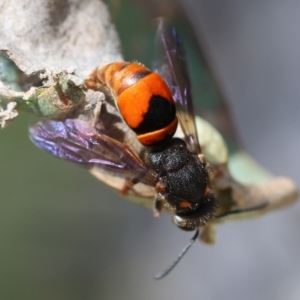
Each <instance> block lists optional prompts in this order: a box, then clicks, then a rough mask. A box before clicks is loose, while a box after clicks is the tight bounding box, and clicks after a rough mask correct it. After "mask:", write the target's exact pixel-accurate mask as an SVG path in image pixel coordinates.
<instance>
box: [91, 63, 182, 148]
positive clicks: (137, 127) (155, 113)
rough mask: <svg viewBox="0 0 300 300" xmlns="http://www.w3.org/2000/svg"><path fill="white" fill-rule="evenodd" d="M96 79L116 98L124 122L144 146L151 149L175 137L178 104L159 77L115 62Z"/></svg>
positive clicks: (145, 69)
mask: <svg viewBox="0 0 300 300" xmlns="http://www.w3.org/2000/svg"><path fill="white" fill-rule="evenodd" d="M96 77H97V79H98V81H99V82H100V83H101V84H103V85H105V86H106V87H107V88H108V89H109V90H110V91H111V93H112V94H113V95H114V97H115V99H116V103H117V105H118V107H119V110H120V113H121V115H122V117H123V119H124V120H125V122H126V123H127V125H128V126H129V127H130V128H131V129H132V130H133V131H134V132H135V133H136V134H137V139H138V140H139V141H140V142H141V143H142V144H144V145H146V146H150V145H153V144H156V143H159V142H161V141H164V140H166V139H168V138H170V137H172V136H173V135H174V133H175V131H176V128H177V123H178V121H177V117H176V108H175V103H174V100H173V97H172V94H171V91H170V89H169V87H168V86H167V84H166V83H165V81H164V80H163V79H162V78H161V76H160V75H159V74H157V73H155V72H152V71H151V70H149V69H147V68H146V67H144V66H142V65H140V64H137V63H128V62H115V63H112V64H108V65H106V66H104V67H100V68H98V69H97V72H96Z"/></svg>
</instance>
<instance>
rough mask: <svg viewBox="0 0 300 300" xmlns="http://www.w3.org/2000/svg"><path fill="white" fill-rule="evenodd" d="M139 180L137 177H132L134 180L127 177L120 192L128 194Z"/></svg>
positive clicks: (123, 194) (124, 194)
mask: <svg viewBox="0 0 300 300" xmlns="http://www.w3.org/2000/svg"><path fill="white" fill-rule="evenodd" d="M138 182H139V181H138V180H137V179H132V180H129V179H126V180H125V183H124V186H123V188H122V190H121V192H120V194H121V195H122V196H126V195H127V194H128V191H129V190H130V189H132V187H133V186H134V185H135V184H137V183H138Z"/></svg>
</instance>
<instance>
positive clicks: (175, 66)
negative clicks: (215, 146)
mask: <svg viewBox="0 0 300 300" xmlns="http://www.w3.org/2000/svg"><path fill="white" fill-rule="evenodd" d="M156 40H157V49H158V52H159V53H158V55H157V56H160V57H162V60H163V61H162V63H161V62H159V60H156V61H155V63H156V64H157V63H160V64H161V66H160V67H159V68H157V71H158V72H159V73H160V74H161V75H162V77H163V78H164V79H165V80H166V82H167V83H168V85H169V87H170V89H171V91H172V94H173V97H174V100H175V104H176V109H177V116H178V119H179V122H180V125H181V127H182V130H183V133H184V135H185V139H186V142H187V145H188V147H189V150H190V151H192V152H195V153H200V152H201V147H200V144H199V141H198V135H197V129H196V125H195V119H194V108H193V100H192V96H191V84H190V79H189V73H188V68H187V62H186V59H185V52H184V48H183V45H182V42H181V40H180V38H179V36H178V33H177V31H176V29H175V27H173V26H172V25H170V24H169V23H167V22H166V21H165V20H164V19H163V18H159V19H158V28H157V37H156Z"/></svg>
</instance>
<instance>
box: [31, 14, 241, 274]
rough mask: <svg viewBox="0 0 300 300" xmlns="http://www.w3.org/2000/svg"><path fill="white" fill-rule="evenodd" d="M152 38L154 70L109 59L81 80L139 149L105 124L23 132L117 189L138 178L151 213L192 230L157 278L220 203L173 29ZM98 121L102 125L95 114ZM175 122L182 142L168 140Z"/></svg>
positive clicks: (53, 124)
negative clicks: (150, 199)
mask: <svg viewBox="0 0 300 300" xmlns="http://www.w3.org/2000/svg"><path fill="white" fill-rule="evenodd" d="M158 36H159V42H160V44H161V46H162V48H163V49H164V52H165V57H166V59H165V60H166V64H165V66H164V68H163V69H162V70H161V72H160V73H161V74H159V73H158V72H154V71H151V70H150V69H148V68H146V67H145V66H143V65H142V64H139V63H130V62H113V63H110V64H108V65H105V66H101V67H99V68H97V69H96V70H94V71H93V72H92V73H91V75H90V76H89V77H88V78H87V79H86V81H85V86H86V87H87V89H90V90H94V91H97V90H101V91H103V90H105V91H106V92H107V93H108V94H110V96H111V97H112V98H113V99H114V103H115V106H116V108H117V109H118V112H119V115H120V118H121V119H122V120H123V121H124V123H125V124H124V126H127V128H129V129H130V130H131V131H132V132H133V133H134V134H135V139H136V140H137V141H138V143H139V144H140V145H141V147H140V150H139V151H137V150H136V149H133V148H132V147H130V145H128V144H127V143H125V142H124V141H123V140H122V139H118V138H116V137H115V136H114V135H113V134H110V131H109V128H104V131H103V130H101V128H100V127H101V126H100V127H99V126H98V127H97V126H94V125H92V124H91V123H90V122H87V121H82V120H80V119H78V118H73V119H72V118H69V119H65V120H63V121H54V120H52V121H51V120H48V121H43V122H40V123H38V124H37V125H36V126H35V127H33V128H31V129H30V137H31V140H32V141H33V142H34V143H35V144H36V145H37V146H38V147H39V148H41V149H43V150H45V151H47V152H50V153H51V154H53V155H55V156H58V157H60V158H63V159H67V160H70V161H73V162H76V163H79V164H82V165H85V166H86V167H88V168H92V167H94V166H97V168H98V169H100V170H102V171H103V172H104V174H105V173H107V174H110V175H112V176H115V177H116V178H123V179H125V183H124V188H123V193H124V194H126V193H127V192H128V191H129V190H130V189H132V188H134V186H135V185H137V184H139V183H142V184H144V185H146V186H149V187H154V189H155V194H156V195H155V200H154V205H153V207H154V216H155V217H158V216H159V215H160V212H161V210H162V209H163V207H165V206H167V207H168V208H169V209H170V210H171V211H172V212H173V215H174V216H173V221H174V223H175V224H176V225H177V226H178V227H179V228H180V229H183V230H186V231H195V235H194V236H193V238H192V239H191V241H190V243H189V244H188V245H187V246H186V247H185V248H184V249H183V251H182V252H181V253H180V254H179V256H178V257H177V259H176V260H175V261H174V263H173V264H172V265H171V266H170V267H169V268H168V269H166V270H165V271H164V272H163V273H161V274H159V275H157V276H156V277H155V278H156V279H160V278H163V277H164V276H166V275H167V274H168V273H169V272H170V271H171V270H172V269H173V268H174V267H175V265H176V264H177V263H178V262H179V260H180V259H181V258H182V257H183V255H184V254H185V253H186V252H187V250H188V249H189V248H190V246H191V245H192V244H193V243H194V241H195V240H196V239H197V237H198V236H199V231H200V229H201V228H203V227H204V226H205V225H207V224H208V223H209V222H210V221H212V220H213V219H214V218H215V217H216V211H217V209H218V206H219V203H218V199H217V198H216V197H215V196H214V194H213V192H212V189H211V185H210V177H211V174H210V170H209V167H208V164H207V162H206V159H205V157H204V155H203V154H202V152H201V146H200V143H199V141H198V135H197V129H196V126H195V119H194V109H193V101H192V97H191V90H190V81H189V77H188V71H187V64H186V60H185V54H184V49H183V45H182V43H181V41H180V39H179V37H178V34H177V32H176V30H175V28H174V27H173V26H171V25H169V24H168V23H167V22H165V21H164V20H163V19H161V20H160V21H159V26H158ZM97 122H98V123H101V114H100V115H99V119H98V120H96V125H97ZM178 123H179V124H180V127H181V129H182V131H183V133H184V139H180V138H175V137H174V133H175V131H176V129H177V126H178ZM106 127H107V126H106ZM234 212H235V213H236V211H234ZM227 214H228V213H227Z"/></svg>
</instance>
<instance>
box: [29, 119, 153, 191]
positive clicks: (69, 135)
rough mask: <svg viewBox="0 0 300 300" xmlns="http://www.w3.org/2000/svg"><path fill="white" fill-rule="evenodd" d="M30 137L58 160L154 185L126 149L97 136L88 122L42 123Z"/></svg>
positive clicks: (143, 166) (144, 170)
mask: <svg viewBox="0 0 300 300" xmlns="http://www.w3.org/2000/svg"><path fill="white" fill-rule="evenodd" d="M29 136H30V139H31V140H32V142H33V143H34V144H35V145H36V146H37V147H39V148H41V149H42V150H44V151H46V152H49V153H50V154H52V155H55V156H57V157H60V158H63V159H66V160H69V161H72V162H75V163H78V164H81V165H84V166H85V167H87V168H91V167H93V166H97V167H98V168H100V169H102V170H103V171H105V172H109V173H110V174H112V175H115V176H117V177H121V178H125V179H128V180H138V181H139V182H143V183H145V184H147V185H154V184H155V174H153V173H151V172H150V170H149V169H148V167H147V166H146V165H145V164H144V163H143V161H142V160H141V159H140V158H139V157H138V156H137V155H136V154H135V153H134V152H133V151H132V150H131V149H130V148H129V147H128V146H127V145H125V144H122V143H120V142H118V141H116V140H114V139H111V138H110V137H108V136H106V135H103V134H99V133H97V132H96V131H95V130H94V129H93V128H92V127H90V125H89V124H88V123H87V122H85V121H81V120H73V119H67V120H65V121H50V120H49V121H44V122H39V123H38V124H36V125H35V126H34V127H32V128H30V129H29Z"/></svg>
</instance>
